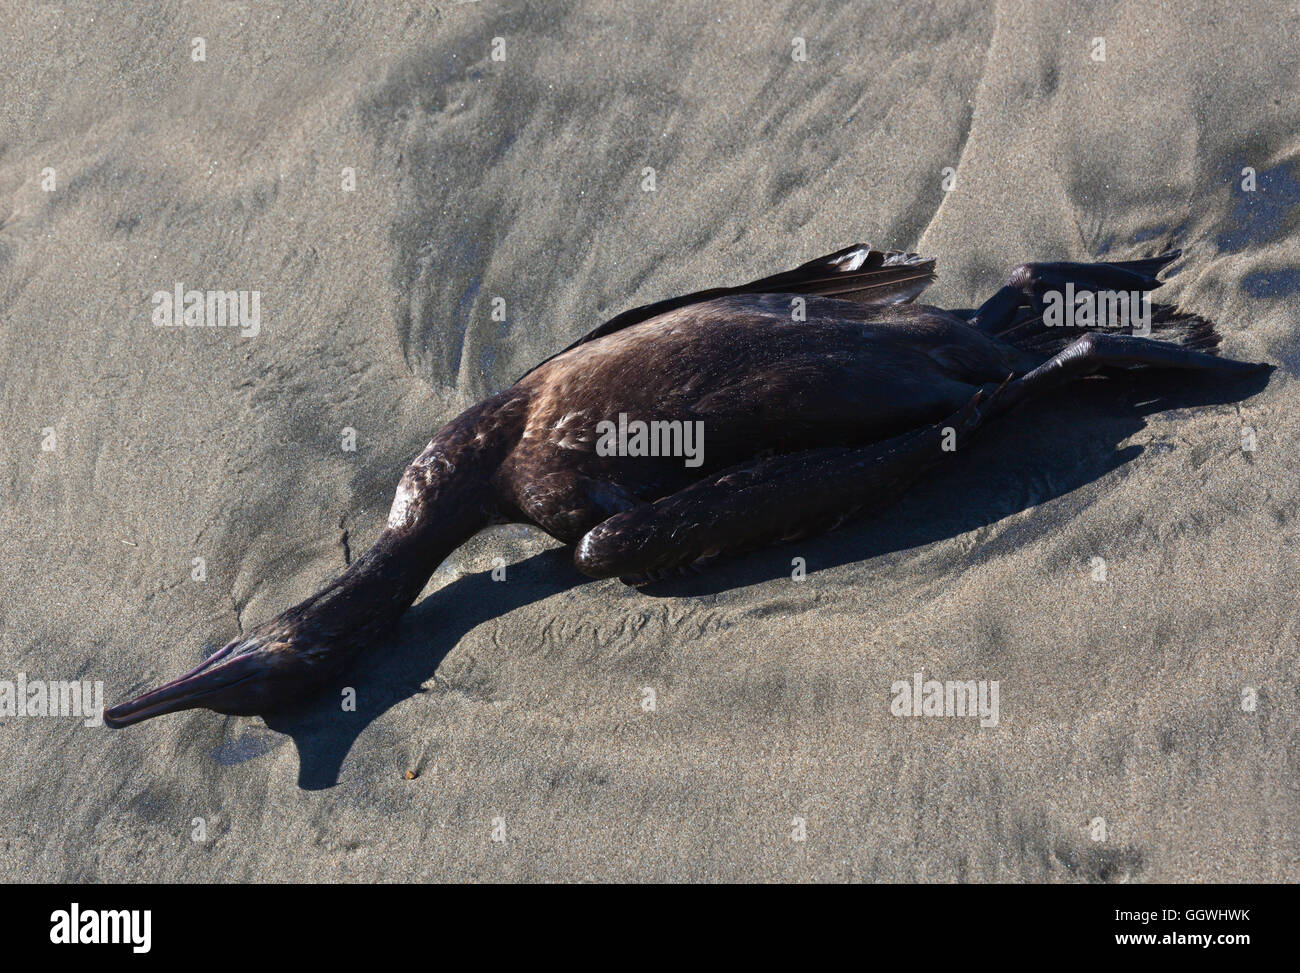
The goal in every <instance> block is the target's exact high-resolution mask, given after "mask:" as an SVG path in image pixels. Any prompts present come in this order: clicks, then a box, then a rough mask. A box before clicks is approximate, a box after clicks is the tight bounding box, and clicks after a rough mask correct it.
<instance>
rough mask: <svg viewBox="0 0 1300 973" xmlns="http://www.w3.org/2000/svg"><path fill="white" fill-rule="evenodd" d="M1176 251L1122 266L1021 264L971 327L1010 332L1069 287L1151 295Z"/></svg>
mask: <svg viewBox="0 0 1300 973" xmlns="http://www.w3.org/2000/svg"><path fill="white" fill-rule="evenodd" d="M1178 253H1179V252H1178V251H1177V250H1173V251H1170V252H1169V253H1167V254H1164V255H1162V256H1159V257H1151V258H1149V259H1147V260H1127V261H1123V262H1119V263H1096V264H1083V263H1031V264H1021V265H1020V266H1019V267H1017V268H1016V269H1015V270H1013V271H1012V272H1011V276H1010V277H1008V278H1007V282H1006V284H1005V285H1003V286H1002V287H1001V288H1000V289H999V290H998V292H997V293H996V294H994V295H993V296H992V297H990V298H989V299H988V300H987V301H985V302H984V304H982V305H981V306H980V309H979V310H978V311H976V312H975V314H974V316H973V317H971V318H970V319H969V320H970V324H971V325H972V326H973V327H976V328H979V329H980V330H981V331H985V332H988V333H990V334H998V333H1000V332H1001V331H1003V330H1005V329H1006V328H1008V327H1009V326H1010V325H1011V323H1012V322H1013V321H1014V320H1015V319H1016V317H1017V315H1018V314H1019V313H1020V311H1021V309H1022V308H1031V309H1033V310H1034V311H1035V312H1041V311H1042V309H1043V294H1045V293H1046V292H1047V291H1049V290H1057V291H1064V289H1065V286H1066V285H1067V284H1072V285H1074V288H1075V289H1076V290H1077V291H1080V292H1082V291H1094V292H1096V291H1143V292H1145V291H1151V290H1155V289H1156V288H1157V287H1159V286H1160V283H1161V282H1160V280H1159V278H1158V277H1157V276H1156V275H1157V274H1158V273H1159V272H1160V269H1161V268H1162V267H1164V266H1165V265H1166V264H1167V263H1169V262H1170V261H1171V260H1173V259H1174V258H1176V257H1177V256H1178Z"/></svg>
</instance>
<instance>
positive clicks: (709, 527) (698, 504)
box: [574, 383, 1005, 583]
mask: <svg viewBox="0 0 1300 973" xmlns="http://www.w3.org/2000/svg"><path fill="white" fill-rule="evenodd" d="M1004 386H1005V383H1004ZM1000 392H1001V389H999V388H998V387H995V386H987V387H986V388H985V389H983V390H981V391H980V392H979V393H977V394H976V395H975V396H974V398H972V399H971V400H970V402H968V403H967V404H966V405H965V406H963V407H962V408H961V409H960V410H959V411H958V412H956V413H955V414H953V415H952V416H950V417H949V418H948V419H946V420H945V421H943V422H939V423H936V424H935V425H933V426H927V427H923V428H921V429H918V430H915V431H913V432H911V433H907V434H905V435H902V436H898V437H896V438H894V439H887V440H884V441H882V442H879V443H875V444H873V445H871V446H864V447H843V448H840V447H835V448H824V449H810V450H806V451H802V452H798V453H787V454H783V455H780V456H774V457H770V458H768V459H761V460H754V461H752V462H749V463H742V464H740V465H737V466H733V467H730V468H728V469H726V470H723V471H721V472H719V473H716V474H714V475H713V476H710V477H706V478H705V479H703V480H700V481H698V482H696V483H693V484H691V485H690V486H688V487H686V488H684V489H682V490H679V491H678V492H676V493H673V494H670V495H669V496H667V497H664V498H663V499H661V500H657V501H655V502H654V503H648V504H644V505H642V506H639V507H637V508H635V509H633V510H629V511H626V512H624V513H620V514H617V515H615V516H613V517H610V518H609V519H608V520H606V521H604V522H603V523H601V524H599V525H597V526H596V527H593V528H592V529H591V530H590V531H588V533H587V534H586V535H585V536H584V537H583V538H582V540H580V541H579V542H578V546H577V549H576V550H575V552H574V563H575V564H576V565H577V567H578V570H580V571H582V572H583V573H584V574H587V575H590V576H591V577H595V578H610V577H621V578H624V580H628V579H630V578H636V579H642V578H650V579H653V578H654V577H656V576H660V575H662V574H664V573H665V572H669V571H673V570H675V569H679V568H683V567H687V566H690V565H693V564H695V563H697V562H700V561H702V560H709V559H711V558H713V557H715V556H717V555H718V554H720V553H727V554H731V553H736V552H739V551H743V550H750V549H753V548H757V547H762V546H764V545H766V544H772V543H778V542H781V541H788V540H794V539H796V538H799V537H806V536H811V535H814V534H819V533H823V532H825V531H827V530H831V529H833V528H835V527H837V526H839V524H840V523H841V522H843V521H846V520H848V519H850V518H851V517H854V516H856V515H858V514H861V513H865V512H867V511H869V510H877V509H880V508H883V507H885V506H887V505H888V504H890V503H892V502H893V501H894V500H896V499H898V498H899V497H900V496H901V495H902V494H903V493H904V492H905V491H906V490H907V489H908V487H910V486H911V485H912V484H913V483H914V482H915V481H916V480H917V478H918V477H920V476H921V475H922V474H924V473H925V472H926V471H928V470H930V469H932V468H933V467H935V466H938V465H940V464H941V463H943V462H944V461H945V460H946V459H950V458H951V454H952V452H953V450H954V449H958V448H961V447H962V446H964V445H965V444H966V443H967V442H969V439H970V435H971V433H973V432H974V431H975V429H976V428H977V427H978V426H979V425H980V422H981V420H982V418H983V417H984V416H985V415H986V414H987V410H988V408H989V407H990V404H991V403H993V402H996V400H997V398H998V394H999V393H1000ZM633 583H635V582H633Z"/></svg>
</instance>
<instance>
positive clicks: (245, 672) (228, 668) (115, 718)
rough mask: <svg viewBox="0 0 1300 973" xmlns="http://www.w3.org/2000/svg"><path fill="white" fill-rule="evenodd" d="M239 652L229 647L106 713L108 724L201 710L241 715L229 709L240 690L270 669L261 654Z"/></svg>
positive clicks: (105, 717)
mask: <svg viewBox="0 0 1300 973" xmlns="http://www.w3.org/2000/svg"><path fill="white" fill-rule="evenodd" d="M239 648H242V646H241V645H240V644H239V643H232V644H230V645H227V646H226V647H225V648H224V649H222V650H221V651H219V652H217V653H215V654H213V655H211V656H209V657H208V658H207V659H205V660H204V661H203V662H202V663H201V664H199V665H198V666H196V667H194V668H193V669H191V670H190V671H189V672H187V673H186V674H185V675H183V676H181V677H180V678H179V679H176V680H173V681H172V682H169V683H167V684H166V685H165V686H159V687H158V688H157V689H154V690H150V691H149V692H147V693H145V694H144V695H143V696H137V697H136V698H135V699H133V700H131V701H130V702H127V703H119V704H118V705H117V706H113V707H111V708H109V709H106V710H104V722H105V723H106V724H108V725H109V726H111V727H114V728H120V727H124V726H130V725H131V724H132V723H139V722H141V721H142V720H148V719H152V718H153V717H155V716H162V715H163V714H164V713H175V712H178V711H180V710H185V709H194V708H195V707H199V706H204V707H207V708H208V709H215V710H217V711H218V712H232V711H237V710H232V709H228V708H227V707H230V706H231V705H232V704H234V703H237V702H238V700H239V697H240V695H241V693H240V690H239V688H238V687H239V686H241V685H242V684H243V683H246V682H248V681H250V680H252V679H256V678H258V677H259V676H261V675H263V674H264V673H265V672H266V669H267V665H266V661H265V660H264V659H263V658H261V657H260V655H259V653H256V652H252V653H249V652H243V653H239V654H235V653H236V650H237V649H239Z"/></svg>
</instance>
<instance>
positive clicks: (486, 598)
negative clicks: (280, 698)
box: [266, 372, 1268, 790]
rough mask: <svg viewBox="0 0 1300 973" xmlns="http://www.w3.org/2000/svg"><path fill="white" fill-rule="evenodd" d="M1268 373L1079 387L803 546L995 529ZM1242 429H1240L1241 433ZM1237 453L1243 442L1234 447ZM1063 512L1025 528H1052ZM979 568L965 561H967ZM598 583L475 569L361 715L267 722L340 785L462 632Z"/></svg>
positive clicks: (379, 665) (783, 556)
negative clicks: (1149, 422)
mask: <svg viewBox="0 0 1300 973" xmlns="http://www.w3.org/2000/svg"><path fill="white" fill-rule="evenodd" d="M1267 382H1268V373H1267V372H1265V373H1261V374H1260V375H1258V376H1253V377H1250V378H1246V379H1243V380H1241V381H1237V382H1232V383H1227V384H1225V383H1223V382H1222V380H1221V379H1220V380H1218V381H1215V380H1212V379H1210V380H1207V379H1202V378H1191V379H1189V378H1188V377H1187V376H1186V375H1185V374H1184V375H1182V376H1180V375H1177V374H1171V373H1158V374H1151V375H1143V376H1140V377H1133V378H1128V377H1121V378H1119V379H1116V380H1104V379H1096V380H1088V381H1083V382H1077V383H1075V384H1074V385H1072V386H1069V387H1067V388H1065V389H1062V390H1060V391H1059V392H1057V393H1055V394H1052V395H1049V396H1044V397H1043V398H1041V399H1039V400H1037V401H1035V402H1033V403H1031V404H1028V405H1026V406H1024V407H1022V408H1020V409H1018V410H1016V411H1015V412H1014V413H1012V414H1011V415H1008V416H1006V417H1005V418H1003V419H1001V420H999V421H998V422H997V423H996V424H995V425H993V426H991V427H990V428H989V429H988V430H987V431H985V433H984V434H983V435H982V436H981V438H980V439H979V441H978V442H977V443H976V444H974V445H973V446H972V447H971V449H970V450H969V451H968V452H967V453H966V454H965V455H962V456H959V457H956V458H955V465H954V468H953V469H951V470H949V471H947V472H946V473H943V474H938V475H936V476H935V477H934V478H933V479H931V480H928V481H924V482H922V483H919V484H918V485H917V486H916V487H914V488H913V490H912V491H911V493H910V494H909V495H908V496H907V497H906V498H905V499H904V500H903V501H902V502H901V503H900V504H897V505H895V506H894V507H892V508H890V509H889V510H888V511H884V512H882V514H883V515H873V516H870V517H868V518H866V519H864V520H862V521H859V522H858V523H856V524H854V525H852V526H850V527H848V528H846V529H844V530H842V531H839V532H837V533H834V534H831V535H828V536H826V537H822V538H818V539H816V540H813V541H805V542H801V543H800V544H799V548H798V554H799V556H801V557H804V558H806V560H807V562H808V567H809V570H810V571H814V570H821V569H825V568H828V567H835V566H837V565H841V564H845V563H848V562H853V561H861V560H865V559H868V558H873V557H879V556H881V555H884V554H889V553H893V552H896V551H903V550H908V549H911V548H915V547H919V546H921V545H924V544H928V543H931V542H933V541H937V540H941V539H945V538H949V537H954V536H957V535H959V534H962V533H965V532H967V531H971V530H975V529H977V528H979V527H983V526H986V525H988V524H991V523H994V522H996V521H998V520H1001V519H1002V518H1004V517H1006V516H1009V515H1011V514H1013V513H1016V512H1019V511H1021V510H1025V509H1027V508H1029V507H1032V506H1035V505H1038V504H1041V503H1045V502H1046V501H1049V500H1052V499H1054V498H1056V497H1060V496H1063V495H1066V494H1068V493H1070V492H1072V491H1074V490H1077V489H1078V488H1080V487H1082V486H1084V485H1086V484H1088V483H1091V482H1093V481H1094V480H1097V479H1099V478H1101V477H1103V476H1105V475H1106V474H1108V473H1110V472H1112V471H1113V470H1116V469H1118V468H1120V467H1122V466H1124V465H1125V464H1127V463H1129V462H1132V461H1133V460H1134V459H1136V458H1137V456H1138V455H1140V454H1141V453H1142V451H1143V447H1141V446H1136V445H1134V446H1128V447H1125V448H1123V449H1119V448H1117V445H1118V444H1119V443H1120V442H1123V441H1124V440H1125V439H1127V438H1129V437H1130V436H1133V435H1134V434H1136V433H1137V432H1139V431H1140V430H1141V429H1142V428H1143V427H1144V426H1145V421H1144V420H1145V417H1146V416H1148V415H1151V414H1153V413H1156V412H1163V411H1167V410H1171V409H1181V408H1189V407H1192V406H1207V405H1219V404H1224V403H1229V402H1234V401H1240V400H1242V399H1245V398H1248V397H1249V396H1251V395H1254V394H1255V393H1256V392H1258V391H1260V390H1261V389H1262V388H1263V387H1264V386H1265V385H1266V384H1267ZM1233 435H1234V436H1235V433H1234V434H1233ZM1223 448H1225V449H1229V448H1232V444H1231V443H1227V442H1225V444H1224V447H1223ZM1051 527H1052V524H1051V523H1050V518H1047V517H1045V518H1042V519H1041V520H1040V521H1035V522H1033V523H1032V524H1031V525H1029V526H1028V527H1026V528H1025V529H1027V530H1032V531H1043V530H1050V529H1051ZM1023 540H1025V535H1024V534H1021V533H1017V532H1011V533H1010V534H1003V535H1002V536H1001V537H1000V538H999V540H998V543H997V545H996V546H994V547H992V549H990V547H989V546H986V547H985V548H983V549H980V550H979V551H977V552H976V554H975V557H977V558H988V557H995V556H997V553H998V551H999V550H1000V549H1004V548H1006V547H1008V546H1014V545H1015V544H1016V543H1018V542H1023ZM791 551H792V548H791V547H790V546H789V545H787V546H783V547H776V548H771V549H768V550H766V551H758V552H755V553H754V554H752V555H748V556H745V557H741V558H737V559H735V560H732V561H727V562H722V563H720V564H718V565H717V566H714V567H712V568H711V569H710V571H709V572H708V573H707V574H703V575H698V576H688V577H684V578H681V579H677V580H674V581H671V582H664V583H661V584H658V585H655V586H652V587H650V588H645V589H643V591H645V592H646V593H647V594H649V595H651V596H654V597H698V596H701V595H709V594H717V593H720V592H724V591H728V590H732V589H736V588H743V587H746V586H749V585H754V584H758V583H760V582H764V581H769V580H772V579H775V578H784V577H789V575H790V563H791V557H792V553H791ZM965 566H966V565H964V564H963V567H965ZM585 580H586V579H585V578H584V577H583V576H582V575H580V574H579V573H578V572H577V571H576V570H575V569H574V568H573V566H572V563H571V561H570V554H569V551H568V550H567V549H557V550H550V551H546V552H544V553H542V554H537V555H535V556H533V557H530V558H528V559H526V560H524V561H522V562H520V563H518V564H515V565H512V566H511V567H510V581H509V583H507V584H501V583H496V582H493V581H492V579H491V576H490V574H488V573H486V572H485V573H482V574H475V575H468V576H465V577H462V578H460V579H458V580H457V581H454V582H453V583H451V584H449V585H446V586H445V587H443V588H442V589H440V590H439V591H437V592H435V593H434V594H433V595H431V596H429V597H428V598H426V599H425V600H424V601H423V602H421V603H420V604H418V605H417V606H415V607H414V608H413V609H412V610H411V611H410V612H408V613H407V615H406V616H405V617H404V619H403V620H402V624H401V627H400V628H399V630H398V632H397V634H396V635H395V636H394V637H392V638H390V639H389V640H387V641H386V642H385V643H383V644H378V645H375V646H373V647H371V648H370V649H369V650H368V651H367V652H366V653H365V654H364V655H363V656H362V658H361V660H360V661H359V663H358V664H356V665H355V666H354V667H353V669H352V671H351V672H350V673H349V674H348V677H347V678H345V679H344V680H341V681H340V686H342V685H351V686H354V687H355V688H356V690H357V710H356V712H353V713H342V712H340V707H339V698H340V696H339V693H338V692H323V693H322V694H321V696H320V698H319V699H318V700H317V701H315V702H312V703H309V704H306V705H303V706H300V707H296V708H294V709H292V710H285V711H283V712H281V713H277V714H273V715H271V716H269V717H267V718H266V723H267V725H268V726H269V727H270V728H271V729H272V730H275V731H277V732H280V733H284V734H286V735H288V736H289V737H291V738H292V739H293V741H294V744H295V745H296V746H297V748H298V754H299V764H300V767H299V774H298V785H299V786H300V787H302V788H304V789H307V790H318V789H322V788H328V787H332V786H333V785H334V784H336V783H337V782H338V778H339V771H340V768H341V767H342V765H343V761H344V760H345V759H346V757H347V755H348V753H349V752H350V751H351V749H352V745H353V743H354V742H355V741H356V739H357V738H358V737H359V736H360V735H361V734H362V733H363V732H364V731H365V730H366V728H367V727H368V726H369V725H370V724H371V723H372V722H373V721H374V720H376V719H378V718H379V717H380V716H382V715H383V714H384V713H385V712H387V711H388V710H389V709H390V708H391V707H393V706H394V705H396V704H397V703H400V702H402V701H403V700H405V699H409V698H410V697H412V696H414V695H416V694H418V693H420V692H423V691H425V690H424V689H423V688H422V684H423V683H425V682H427V681H428V680H429V679H430V678H431V677H432V676H433V675H434V673H435V672H436V671H437V669H438V666H439V664H440V663H441V662H442V660H443V659H444V658H445V657H446V656H447V654H448V653H449V652H451V650H452V649H453V648H455V647H456V645H457V643H458V642H459V641H460V639H461V638H462V636H464V635H465V634H466V633H467V632H469V631H470V630H472V629H473V628H474V627H475V626H477V625H479V624H482V623H483V622H485V621H488V620H490V619H492V618H494V617H496V616H498V615H501V614H504V613H506V612H509V611H512V610H514V609H516V608H520V607H523V606H525V605H530V604H533V603H534V602H539V601H542V600H543V599H546V598H549V597H551V596H553V595H556V594H558V593H560V592H563V591H566V590H568V589H570V588H573V587H575V586H576V585H578V584H581V583H583V582H584V581H585Z"/></svg>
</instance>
